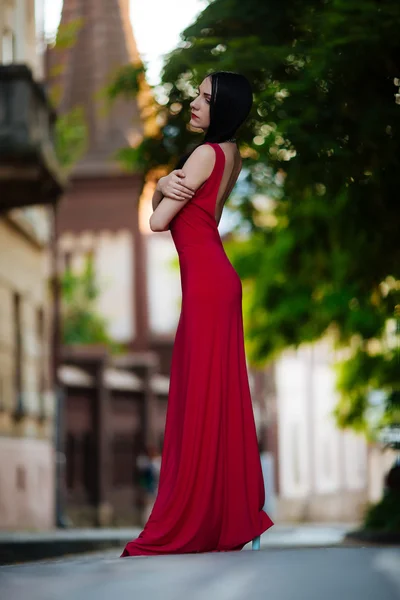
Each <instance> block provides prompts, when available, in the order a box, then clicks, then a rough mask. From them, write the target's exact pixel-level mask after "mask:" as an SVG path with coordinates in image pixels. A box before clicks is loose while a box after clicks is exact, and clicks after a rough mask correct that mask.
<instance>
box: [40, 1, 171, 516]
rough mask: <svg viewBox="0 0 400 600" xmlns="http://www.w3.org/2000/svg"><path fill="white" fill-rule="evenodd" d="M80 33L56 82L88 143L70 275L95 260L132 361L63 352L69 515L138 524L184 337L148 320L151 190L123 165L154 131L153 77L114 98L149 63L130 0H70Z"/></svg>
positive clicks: (66, 19)
mask: <svg viewBox="0 0 400 600" xmlns="http://www.w3.org/2000/svg"><path fill="white" fill-rule="evenodd" d="M69 26H74V27H76V34H75V39H74V42H73V43H72V44H71V45H69V46H68V47H66V48H62V49H61V50H58V49H57V48H50V49H49V51H48V54H47V73H48V81H49V85H50V86H51V87H53V86H59V89H60V90H61V94H60V100H59V110H60V113H61V114H63V113H67V112H68V111H70V110H73V109H74V108H75V107H81V108H82V109H83V114H84V118H85V122H86V125H87V128H88V143H87V148H86V151H85V153H84V155H83V156H82V157H81V158H80V160H79V161H78V162H77V163H76V164H75V165H74V167H73V169H72V171H71V173H70V179H69V186H68V190H67V192H66V194H65V196H64V197H63V199H62V201H61V202H60V205H59V211H58V217H57V223H58V231H59V240H58V250H59V256H60V268H61V270H62V269H66V268H67V267H68V268H71V270H72V271H73V272H79V271H80V269H81V268H82V267H83V265H84V264H85V260H86V258H87V257H88V256H90V257H92V259H93V261H94V265H95V272H96V277H97V280H98V282H99V284H100V287H101V294H100V298H99V300H98V306H97V308H98V311H99V313H101V314H102V315H103V316H104V317H105V319H106V320H107V322H108V327H109V334H110V336H111V337H112V338H113V339H114V340H115V341H116V342H117V343H118V344H119V345H120V347H121V348H122V350H123V354H122V356H118V357H114V356H112V355H111V354H110V353H109V352H107V351H105V350H104V348H99V347H82V346H80V347H65V348H64V349H63V352H62V355H63V364H62V366H61V367H60V370H59V376H60V381H61V383H62V384H63V387H64V390H65V411H64V419H63V439H64V442H65V454H66V472H65V483H66V489H65V500H66V512H67V514H68V516H69V517H70V518H71V519H72V521H73V523H74V524H100V525H105V524H113V523H114V524H115V523H118V522H128V523H132V522H135V521H136V522H138V521H139V520H140V513H141V507H142V497H141V490H140V488H139V485H138V473H137V466H136V465H137V457H138V456H139V454H140V453H142V452H143V451H145V449H146V447H149V446H159V444H160V443H161V441H162V439H161V438H162V431H163V416H162V415H165V410H166V399H167V395H168V387H169V379H168V377H167V373H168V366H169V356H170V353H171V349H172V342H173V339H172V338H171V336H167V338H165V337H163V336H160V337H159V338H158V337H155V336H153V335H152V332H151V329H150V325H149V301H148V281H147V276H148V270H147V261H148V256H147V246H146V238H145V237H144V236H143V234H142V232H141V229H140V204H141V202H142V198H143V196H146V195H148V194H149V193H150V191H149V187H148V186H147V187H146V185H145V181H144V175H143V173H141V172H132V171H127V170H124V169H123V168H122V166H121V164H120V163H119V162H118V161H117V159H116V152H117V151H118V150H120V149H121V148H125V147H127V146H134V145H135V144H136V143H137V142H138V141H140V140H141V138H142V136H143V133H144V131H145V130H146V128H148V127H151V126H152V125H151V119H150V118H149V116H148V113H147V112H146V111H149V112H151V106H150V110H149V99H150V96H149V90H148V87H147V85H146V82H145V81H144V80H142V82H141V89H140V92H139V94H138V96H137V98H135V99H129V101H127V100H124V99H118V100H117V101H116V102H115V104H114V105H112V106H111V107H105V106H104V102H103V96H102V92H103V91H104V89H105V87H106V86H107V85H108V84H109V83H110V81H111V79H112V77H113V75H114V74H115V73H116V72H117V70H118V69H119V68H121V67H124V66H126V65H129V64H134V65H140V57H139V54H138V52H137V48H136V44H135V40H134V36H133V32H132V27H131V23H130V18H129V2H128V1H127V0H109V1H108V2H104V3H101V2H98V1H97V0H85V1H83V0H78V1H77V0H64V3H63V9H62V15H61V23H60V27H61V29H60V31H62V30H63V28H67V27H69ZM58 67H61V68H58ZM53 89H54V88H53Z"/></svg>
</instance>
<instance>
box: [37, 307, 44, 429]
mask: <svg viewBox="0 0 400 600" xmlns="http://www.w3.org/2000/svg"><path fill="white" fill-rule="evenodd" d="M44 327H45V323H44V311H43V308H39V309H38V311H37V332H36V335H37V370H38V382H39V385H38V396H39V417H40V418H44V417H45V412H46V411H45V393H46V364H45V358H46V355H45V351H44V344H45V328H44Z"/></svg>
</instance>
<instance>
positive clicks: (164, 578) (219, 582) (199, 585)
mask: <svg viewBox="0 0 400 600" xmlns="http://www.w3.org/2000/svg"><path fill="white" fill-rule="evenodd" d="M0 596H1V600H21V599H22V598H29V600H120V599H122V598H130V599H131V600H135V599H136V598H140V599H142V598H143V599H145V600H189V599H190V600H248V599H249V598H251V600H266V599H268V600H322V599H323V600H357V598H362V600H398V599H399V597H400V550H399V549H397V548H375V547H369V548H360V547H352V548H350V547H349V548H348V547H343V546H338V547H333V548H332V547H331V548H304V547H302V548H301V549H285V548H281V549H280V550H276V549H271V548H265V547H264V549H261V550H260V551H258V552H252V551H242V552H224V553H217V554H216V553H208V554H184V555H169V556H154V557H144V556H143V557H135V558H117V557H116V553H115V551H112V552H111V551H108V552H107V553H104V554H97V555H94V554H90V555H87V556H84V557H74V558H71V557H69V558H62V559H53V560H49V561H39V562H35V563H27V564H23V565H8V566H3V567H0Z"/></svg>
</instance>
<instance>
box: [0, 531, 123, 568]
mask: <svg viewBox="0 0 400 600" xmlns="http://www.w3.org/2000/svg"><path fill="white" fill-rule="evenodd" d="M127 541H128V539H127V537H126V536H122V535H121V536H120V537H118V536H117V537H115V538H107V539H98V538H97V539H96V538H86V539H70V540H68V539H58V540H15V541H0V565H9V564H15V563H25V562H32V561H37V560H46V559H51V558H60V557H63V556H66V555H71V554H85V553H86V552H101V551H103V550H110V549H111V548H118V547H119V548H120V549H121V552H122V550H123V549H124V547H125V544H126V543H127Z"/></svg>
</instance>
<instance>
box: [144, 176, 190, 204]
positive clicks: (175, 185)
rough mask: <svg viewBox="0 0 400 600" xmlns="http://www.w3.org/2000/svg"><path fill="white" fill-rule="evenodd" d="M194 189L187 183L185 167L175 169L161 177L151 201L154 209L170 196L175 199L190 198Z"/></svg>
mask: <svg viewBox="0 0 400 600" xmlns="http://www.w3.org/2000/svg"><path fill="white" fill-rule="evenodd" d="M184 181H185V182H184ZM193 195H194V190H193V189H191V188H190V187H189V186H188V185H187V183H186V174H185V172H184V170H183V169H174V170H173V171H171V173H170V174H169V175H166V176H165V177H160V179H159V180H158V182H157V186H156V189H155V191H154V194H153V198H152V201H151V204H152V207H153V210H156V208H157V206H158V205H159V204H160V202H161V200H162V199H163V198H164V197H165V196H168V197H169V198H171V199H173V200H179V201H181V200H190V198H192V197H193Z"/></svg>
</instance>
